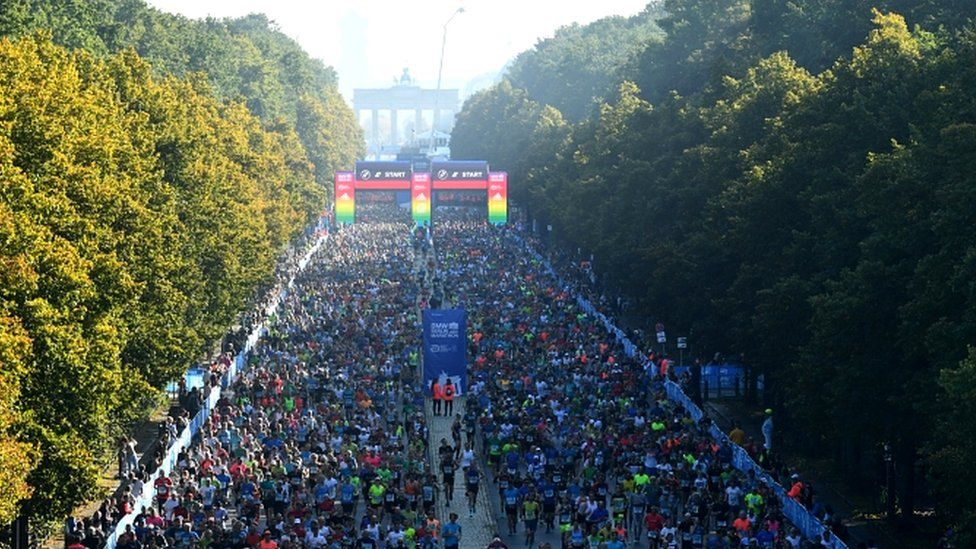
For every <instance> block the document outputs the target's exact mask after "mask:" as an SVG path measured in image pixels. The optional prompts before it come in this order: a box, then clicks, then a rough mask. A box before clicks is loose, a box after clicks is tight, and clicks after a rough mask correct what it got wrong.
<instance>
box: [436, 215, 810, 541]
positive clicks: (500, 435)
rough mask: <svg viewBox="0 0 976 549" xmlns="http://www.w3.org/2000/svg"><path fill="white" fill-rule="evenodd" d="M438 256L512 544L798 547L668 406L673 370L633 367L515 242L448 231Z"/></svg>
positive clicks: (717, 450)
mask: <svg viewBox="0 0 976 549" xmlns="http://www.w3.org/2000/svg"><path fill="white" fill-rule="evenodd" d="M434 242H435V243H436V248H437V256H438V272H439V273H441V274H442V276H443V281H442V285H443V287H444V293H445V295H446V296H447V298H448V300H449V301H451V302H452V303H453V304H455V305H456V306H458V307H463V308H465V309H466V310H467V311H468V313H469V321H468V323H469V334H470V348H469V359H470V361H471V362H470V369H469V372H470V374H469V377H470V382H471V387H470V391H471V393H472V396H471V397H469V398H468V399H467V406H466V410H465V412H464V418H463V423H464V424H465V429H466V431H467V433H468V434H469V436H470V435H472V434H473V433H475V432H477V433H479V434H478V438H479V442H480V445H481V446H480V447H481V449H482V452H483V453H484V455H485V457H486V459H487V463H488V464H489V468H490V476H491V481H492V484H491V490H493V491H494V492H495V493H496V495H495V497H497V502H498V507H499V508H500V509H503V513H504V516H505V519H506V521H505V522H506V524H504V525H501V526H500V527H504V528H506V532H507V533H508V534H509V535H510V536H513V535H516V534H518V537H519V538H520V541H524V543H525V545H527V546H532V544H533V542H534V541H536V538H538V537H540V535H541V534H548V533H552V532H558V533H559V534H560V535H559V536H558V539H559V542H560V543H561V545H562V546H563V547H572V548H581V547H607V548H610V549H613V548H620V547H624V546H625V545H640V546H644V547H646V546H651V547H669V548H670V547H710V548H711V547H799V546H800V544H801V542H802V539H801V536H800V534H799V532H798V531H797V530H796V529H795V528H792V527H791V526H790V525H788V524H786V523H785V521H784V518H783V516H782V514H781V512H780V509H779V506H778V501H777V500H776V498H775V497H773V495H772V494H771V493H770V492H769V490H768V489H767V488H766V487H765V486H764V485H763V484H762V483H761V482H759V481H758V480H757V479H756V478H754V477H753V476H752V475H741V474H740V473H738V472H737V471H736V470H735V469H734V468H732V466H731V464H730V459H731V452H730V448H728V447H722V446H720V445H718V444H716V443H715V441H714V440H712V439H710V437H709V436H708V434H707V431H706V428H707V425H702V424H696V423H694V422H693V421H691V420H690V418H689V417H688V415H687V414H686V413H685V412H684V410H682V409H679V408H676V407H675V405H674V404H672V403H671V402H670V401H669V400H668V399H667V398H666V397H665V394H664V390H663V389H664V387H663V381H664V379H665V377H666V376H667V375H668V372H667V363H666V362H665V361H662V360H660V359H659V358H657V357H654V359H653V360H652V362H651V366H650V367H644V366H642V365H641V364H640V363H638V362H637V361H636V360H634V359H631V358H628V357H627V355H626V354H625V353H624V352H623V350H622V349H621V348H620V346H619V345H617V344H616V343H615V342H614V341H613V339H612V338H611V337H610V335H609V334H608V333H607V332H606V331H605V329H604V328H603V327H602V325H600V324H599V323H598V322H596V319H595V318H592V317H590V316H588V315H587V314H585V313H584V312H583V311H582V310H581V309H580V308H579V306H578V304H577V301H576V299H575V296H574V295H573V294H572V293H571V292H569V291H567V288H565V287H563V286H561V285H560V284H559V283H558V282H557V280H556V279H555V278H554V277H552V276H550V275H549V274H548V273H547V272H546V270H545V269H543V268H542V264H541V262H540V261H539V260H538V259H536V258H534V257H533V256H532V255H531V254H529V253H527V252H526V248H525V246H524V245H523V243H522V240H521V238H520V237H519V236H518V235H517V234H516V233H515V232H514V231H513V230H512V229H505V228H496V227H491V226H486V225H484V224H483V223H444V224H440V225H438V226H437V229H436V233H435V236H434ZM471 442H472V441H471V440H470V439H469V441H468V444H469V447H470V444H471ZM461 465H462V466H464V465H465V462H462V463H461Z"/></svg>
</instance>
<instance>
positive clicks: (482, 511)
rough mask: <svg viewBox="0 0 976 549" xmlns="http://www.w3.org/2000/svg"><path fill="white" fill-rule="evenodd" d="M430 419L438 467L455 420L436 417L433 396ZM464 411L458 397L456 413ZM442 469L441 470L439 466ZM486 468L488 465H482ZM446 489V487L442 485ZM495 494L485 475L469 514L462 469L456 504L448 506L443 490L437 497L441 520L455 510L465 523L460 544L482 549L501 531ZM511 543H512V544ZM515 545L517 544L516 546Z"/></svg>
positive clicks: (456, 486) (432, 448) (456, 483)
mask: <svg viewBox="0 0 976 549" xmlns="http://www.w3.org/2000/svg"><path fill="white" fill-rule="evenodd" d="M426 408H427V422H428V425H430V432H429V435H428V440H429V441H430V453H431V457H430V463H431V464H432V465H433V466H434V467H435V468H437V465H438V463H439V462H438V460H437V455H436V454H437V448H438V447H439V446H440V443H441V439H447V441H448V442H449V443H450V442H451V423H452V421H453V420H452V418H448V417H444V416H435V415H434V414H433V411H432V409H431V403H430V399H427V406H426ZM462 410H464V397H458V398H456V399H455V400H454V413H455V414H456V413H459V411H462ZM437 470H439V469H437ZM481 470H482V471H483V470H484V468H483V467H482V468H481ZM440 480H441V478H440V474H438V482H440ZM442 490H443V488H442ZM491 494H494V490H493V489H492V487H491V485H490V482H489V481H488V480H486V479H485V478H482V481H481V488H480V489H479V490H478V501H477V505H476V506H475V514H474V516H469V514H468V503H467V501H468V500H467V497H466V496H465V488H464V472H463V471H458V472H457V474H456V479H455V481H454V502H453V504H452V505H449V506H448V505H446V503H447V502H445V498H444V495H443V491H442V492H441V493H440V494H439V497H438V498H437V517H438V518H439V519H441V522H442V523H443V522H447V518H448V516H449V514H450V513H452V512H454V513H457V514H458V524H460V525H461V544H460V547H463V548H466V549H467V548H471V549H481V548H484V547H487V546H488V544H489V543H491V540H492V538H493V537H494V536H495V533H496V531H497V528H496V524H497V522H496V520H495V514H494V513H493V510H492V505H491V502H490V500H489V495H491ZM510 546H511V544H510ZM513 547H514V546H513Z"/></svg>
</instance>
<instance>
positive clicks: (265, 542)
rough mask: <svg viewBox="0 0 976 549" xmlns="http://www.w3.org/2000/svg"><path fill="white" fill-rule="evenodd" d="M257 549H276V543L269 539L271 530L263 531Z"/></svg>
mask: <svg viewBox="0 0 976 549" xmlns="http://www.w3.org/2000/svg"><path fill="white" fill-rule="evenodd" d="M258 549H278V542H276V541H275V540H273V539H271V530H265V531H264V535H263V536H261V541H259V542H258Z"/></svg>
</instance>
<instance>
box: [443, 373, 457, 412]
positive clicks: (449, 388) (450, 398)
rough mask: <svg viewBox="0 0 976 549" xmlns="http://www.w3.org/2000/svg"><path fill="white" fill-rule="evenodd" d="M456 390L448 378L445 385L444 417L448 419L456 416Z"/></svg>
mask: <svg viewBox="0 0 976 549" xmlns="http://www.w3.org/2000/svg"><path fill="white" fill-rule="evenodd" d="M454 389H455V387H454V383H452V382H451V378H447V383H445V384H444V415H445V416H447V417H451V416H452V415H454Z"/></svg>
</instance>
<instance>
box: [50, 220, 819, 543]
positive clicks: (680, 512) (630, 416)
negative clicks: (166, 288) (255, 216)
mask: <svg viewBox="0 0 976 549" xmlns="http://www.w3.org/2000/svg"><path fill="white" fill-rule="evenodd" d="M363 213H364V215H363V218H361V219H360V220H359V221H368V222H366V223H357V224H355V225H352V226H347V227H344V228H342V229H341V230H339V231H336V232H334V233H333V234H332V235H331V236H330V239H329V241H328V243H327V245H326V246H325V247H323V248H322V249H321V250H320V251H319V252H318V253H317V254H316V255H315V256H314V257H313V260H312V261H311V263H310V264H309V265H308V266H307V268H306V269H305V271H304V272H303V273H302V274H301V275H300V276H299V277H298V278H297V279H296V284H295V287H294V289H293V290H292V291H291V292H290V294H289V295H288V296H287V298H286V299H285V301H284V303H283V304H282V307H281V309H280V310H279V312H278V314H277V318H275V319H273V322H272V323H271V329H270V333H269V334H268V336H267V337H266V338H265V339H264V340H263V342H262V344H261V345H259V346H258V347H257V348H256V350H255V351H254V352H253V353H252V354H251V356H250V359H249V364H248V366H247V367H246V368H245V369H244V371H243V372H242V373H241V375H240V376H239V378H238V379H237V380H236V382H235V383H234V384H233V385H232V386H231V387H230V389H229V390H225V391H224V392H223V393H222V397H221V399H220V401H219V402H218V403H217V406H216V408H215V410H214V411H213V413H212V415H211V416H210V419H209V420H208V421H207V423H206V424H205V425H204V426H203V428H202V429H201V434H200V435H199V436H198V438H197V439H196V440H194V443H193V445H192V446H191V447H190V448H189V449H188V450H187V451H185V452H183V453H182V454H181V455H180V456H179V459H178V463H177V465H176V467H175V468H174V470H173V471H172V473H171V474H170V475H168V476H163V477H160V478H158V479H157V480H155V482H154V486H153V487H154V488H155V490H156V494H157V495H156V499H155V506H153V507H147V508H144V509H141V510H138V511H139V514H138V516H137V517H136V520H135V521H134V523H133V525H132V526H130V527H128V528H126V531H125V533H124V534H123V535H122V536H120V537H119V539H118V542H117V545H118V546H119V547H123V548H126V549H138V548H141V547H169V546H175V547H200V548H202V549H210V548H223V547H257V548H258V549H276V548H278V547H282V548H291V547H308V548H311V549H324V548H328V549H332V548H343V547H361V548H367V549H370V548H376V549H380V548H397V547H408V548H421V549H429V548H438V549H440V548H444V549H453V548H455V547H474V545H470V542H469V543H466V542H465V536H464V535H463V534H464V533H463V532H462V529H461V527H460V525H459V518H458V514H464V513H465V512H466V513H467V515H468V516H469V517H470V516H474V515H475V514H476V513H478V512H492V510H491V509H487V510H485V509H479V508H478V501H479V499H478V495H479V492H480V493H482V495H483V494H484V493H485V492H487V493H488V495H489V496H490V498H489V499H490V501H491V504H492V507H493V508H494V509H496V510H497V512H498V514H499V515H500V516H503V517H504V519H503V520H502V521H500V522H499V524H498V529H499V532H498V536H497V537H496V538H495V540H494V541H492V542H491V543H490V545H489V547H505V546H509V545H510V546H513V547H515V546H518V547H525V546H527V547H537V546H541V547H546V546H549V547H555V546H562V547H569V548H574V549H576V548H584V547H585V548H600V547H606V548H607V549H620V548H622V547H625V546H640V547H651V548H677V547H683V548H688V547H704V548H710V549H711V548H732V547H760V548H780V547H783V548H795V547H800V546H801V543H803V542H802V540H801V538H800V536H799V533H798V532H797V531H796V529H795V528H792V527H791V526H790V525H789V524H787V523H786V522H785V521H784V518H783V516H782V514H781V512H780V509H779V507H778V502H777V499H776V498H775V497H774V496H773V495H772V494H770V493H769V491H768V490H767V489H766V487H765V486H764V485H763V484H762V483H761V482H759V481H758V480H757V479H756V478H753V477H752V476H746V475H742V474H740V473H738V472H737V471H736V470H735V469H734V468H732V467H731V465H730V457H731V452H730V449H729V448H728V447H723V446H721V445H719V444H716V443H715V441H714V440H712V439H710V438H709V437H708V435H707V431H706V428H707V426H706V425H703V424H696V423H695V422H693V421H691V420H690V419H689V417H688V415H687V414H686V413H685V412H684V411H683V410H682V409H680V408H679V407H676V406H675V405H674V404H673V403H671V402H670V401H669V400H668V399H667V398H666V397H665V396H664V391H663V380H664V379H665V377H666V376H667V375H668V372H667V371H666V370H667V365H666V364H663V365H662V363H661V361H660V360H657V359H655V360H654V361H653V362H652V363H651V364H652V366H651V367H644V366H642V365H641V364H640V363H639V362H638V361H636V360H635V359H632V358H629V357H627V355H626V354H625V353H624V352H623V351H622V349H621V348H620V346H619V345H618V344H617V343H615V342H614V341H613V339H612V338H611V336H610V335H609V334H608V333H607V332H606V330H605V329H604V328H603V327H602V325H600V324H599V323H598V322H596V319H595V318H593V317H591V316H588V315H587V314H586V313H585V312H584V311H582V310H581V309H580V307H579V305H578V304H577V301H576V298H575V295H574V293H573V292H572V291H571V290H570V289H569V288H567V287H563V286H561V285H560V283H559V282H557V280H556V279H555V278H554V277H553V276H551V275H550V274H549V273H547V272H546V270H545V269H544V268H543V266H542V263H541V262H540V261H539V260H538V259H537V258H535V257H534V256H533V255H532V254H531V253H529V251H528V248H527V247H526V246H525V244H524V242H523V241H522V237H521V236H519V233H518V232H517V231H516V230H515V229H513V228H499V227H493V226H489V225H486V224H485V223H484V222H483V221H481V222H472V221H469V220H457V221H450V220H443V221H442V222H440V223H438V225H437V228H436V231H435V233H434V234H433V235H432V236H433V237H432V239H431V238H429V235H428V234H427V232H426V230H423V229H421V230H417V229H414V228H412V225H411V224H410V222H409V220H408V219H406V217H407V216H406V215H404V212H403V211H402V210H400V209H398V208H396V207H392V208H391V207H385V206H381V205H375V206H370V207H369V208H367V211H365V212H363ZM431 242H433V243H434V247H433V249H432V248H431ZM434 250H436V252H435V251H434ZM427 306H434V307H438V306H443V307H453V306H457V307H463V308H465V309H466V310H467V311H468V338H469V349H468V351H469V352H468V359H469V373H468V385H469V386H468V387H462V388H455V387H453V386H440V385H438V386H437V387H423V386H421V385H422V384H421V383H420V381H419V380H420V379H421V378H420V372H419V371H418V368H419V366H420V365H419V362H420V358H419V351H420V334H421V331H420V323H419V321H418V314H419V311H420V309H421V308H423V307H427ZM431 392H432V393H433V394H436V396H438V397H439V398H438V401H439V402H438V403H437V404H435V405H433V406H432V407H431V408H430V410H429V411H430V412H432V413H433V414H435V415H434V416H433V417H434V421H440V422H449V423H450V426H451V429H450V433H451V435H450V438H447V437H445V438H443V439H442V440H440V441H437V443H435V444H434V445H433V447H430V443H429V442H428V439H429V437H428V435H429V428H430V426H429V425H428V417H429V416H428V415H427V414H426V413H425V409H424V399H425V398H427V397H429V396H432V395H431V394H429V393H431ZM459 392H461V393H463V394H464V395H465V396H464V397H463V398H461V399H460V402H457V403H456V402H455V398H456V395H457V394H458V393H459ZM148 478H149V477H148V474H147V473H146V471H139V472H134V473H133V474H132V475H130V478H129V480H128V482H127V483H126V489H125V490H124V493H123V494H122V496H121V497H120V498H118V501H117V503H118V508H119V509H121V510H125V509H127V505H128V506H131V505H132V503H133V502H134V501H135V498H134V494H138V493H140V492H141V491H142V490H143V488H144V487H145V486H144V484H145V482H146V481H147V479H148ZM455 483H463V486H464V488H465V492H466V494H467V501H466V502H463V503H461V504H455V502H454V501H453V497H454V496H453V494H454V490H453V487H454V485H455ZM459 503H460V502H459ZM452 504H454V505H452ZM461 520H462V521H463V519H461ZM97 539H98V538H97V537H92V536H85V535H84V533H82V534H81V535H79V536H73V537H72V538H71V539H69V547H71V546H73V547H72V549H80V548H81V547H89V549H96V548H97V546H98V542H97ZM807 543H809V540H808V542H807ZM482 546H483V544H482ZM817 546H819V544H818V545H817Z"/></svg>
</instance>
